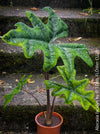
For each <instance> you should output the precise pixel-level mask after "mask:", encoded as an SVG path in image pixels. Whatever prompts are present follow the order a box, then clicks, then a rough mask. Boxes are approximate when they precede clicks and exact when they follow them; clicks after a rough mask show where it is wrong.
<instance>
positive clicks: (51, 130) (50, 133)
mask: <svg viewBox="0 0 100 134" xmlns="http://www.w3.org/2000/svg"><path fill="white" fill-rule="evenodd" d="M41 115H43V112H41V113H39V114H37V115H36V117H35V122H36V124H37V134H60V127H61V125H62V123H63V117H62V116H61V115H60V114H58V113H56V112H53V115H54V116H56V117H59V118H60V119H61V122H60V123H59V124H58V125H56V126H54V127H47V126H43V125H41V124H40V123H39V122H38V121H37V119H38V118H39V117H40V116H41Z"/></svg>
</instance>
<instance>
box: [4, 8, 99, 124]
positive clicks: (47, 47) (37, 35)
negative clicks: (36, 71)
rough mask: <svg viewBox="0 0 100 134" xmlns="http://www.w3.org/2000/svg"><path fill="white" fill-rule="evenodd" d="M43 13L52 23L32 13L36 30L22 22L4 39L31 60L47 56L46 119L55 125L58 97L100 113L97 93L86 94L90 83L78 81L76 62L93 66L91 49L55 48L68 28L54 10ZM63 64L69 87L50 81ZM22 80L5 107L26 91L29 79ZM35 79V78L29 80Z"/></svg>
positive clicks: (45, 65)
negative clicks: (51, 73) (37, 53)
mask: <svg viewBox="0 0 100 134" xmlns="http://www.w3.org/2000/svg"><path fill="white" fill-rule="evenodd" d="M43 10H45V11H47V12H48V13H49V17H48V22H47V24H44V23H43V22H42V21H41V19H39V18H38V17H36V16H35V15H34V14H33V13H32V12H30V11H26V16H27V17H28V19H29V20H30V22H31V24H32V26H33V27H32V28H31V27H29V26H27V25H26V24H24V23H22V22H18V23H17V24H15V26H16V27H17V28H16V29H13V30H10V31H9V32H8V33H6V34H5V35H3V37H2V39H3V41H5V42H6V43H7V44H10V45H15V46H20V47H22V48H23V52H24V55H25V57H26V58H31V57H32V56H33V54H34V52H35V51H36V50H41V53H42V56H43V61H44V63H43V70H44V72H45V81H44V83H45V84H46V89H47V90H46V91H47V114H46V115H45V120H46V124H49V125H50V124H51V115H52V112H53V109H54V100H55V97H56V96H60V97H62V98H64V99H65V103H66V104H68V105H69V104H72V103H73V101H74V100H78V101H79V102H80V103H81V105H82V107H83V108H84V109H85V110H88V109H89V107H90V106H92V107H93V108H94V109H95V110H97V111H99V107H98V105H97V103H96V101H95V100H94V92H93V91H86V90H85V88H86V86H87V85H88V83H89V80H88V79H83V80H76V79H75V76H76V70H75V69H74V59H75V57H76V56H78V57H80V58H81V59H82V60H83V61H84V62H86V63H87V64H88V65H89V66H92V65H93V63H92V60H91V58H90V56H89V54H88V49H87V48H86V46H85V45H83V44H77V43H76V44H74V43H64V44H53V43H52V42H53V41H54V40H56V39H57V38H60V37H65V36H67V35H68V27H67V25H66V24H65V23H64V21H62V20H61V19H60V18H58V17H57V15H56V13H55V12H54V11H53V10H52V8H50V7H45V8H44V9H43ZM59 57H60V58H61V59H62V61H63V64H64V65H63V66H57V69H58V71H59V73H60V75H61V76H62V78H63V79H64V80H65V82H66V86H65V85H62V84H58V83H55V82H52V81H49V73H48V72H49V71H50V69H51V68H53V67H54V66H55V65H56V64H57V60H58V58H59ZM24 77H25V76H23V77H22V78H21V80H20V81H19V83H18V86H17V87H16V88H14V90H13V92H12V93H11V94H8V95H5V103H4V107H5V106H6V105H7V103H9V102H10V101H11V99H12V98H13V96H14V95H15V94H17V93H18V92H19V91H20V90H22V86H23V85H24V84H25V83H27V80H28V78H26V79H25V80H23V79H24ZM29 77H31V76H29ZM51 88H53V91H52V96H54V100H53V104H52V106H50V93H49V89H51Z"/></svg>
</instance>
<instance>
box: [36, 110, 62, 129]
mask: <svg viewBox="0 0 100 134" xmlns="http://www.w3.org/2000/svg"><path fill="white" fill-rule="evenodd" d="M44 112H46V111H44ZM41 115H43V112H40V113H38V114H37V115H36V116H35V122H36V124H37V125H39V126H41V127H44V128H57V127H59V126H61V125H62V123H63V117H62V116H61V115H60V114H59V113H57V112H53V115H55V116H58V117H60V119H61V121H60V123H59V124H58V125H56V126H53V127H51V126H49V127H48V126H44V125H41V124H40V123H39V122H38V121H37V119H38V118H39V117H40V116H41Z"/></svg>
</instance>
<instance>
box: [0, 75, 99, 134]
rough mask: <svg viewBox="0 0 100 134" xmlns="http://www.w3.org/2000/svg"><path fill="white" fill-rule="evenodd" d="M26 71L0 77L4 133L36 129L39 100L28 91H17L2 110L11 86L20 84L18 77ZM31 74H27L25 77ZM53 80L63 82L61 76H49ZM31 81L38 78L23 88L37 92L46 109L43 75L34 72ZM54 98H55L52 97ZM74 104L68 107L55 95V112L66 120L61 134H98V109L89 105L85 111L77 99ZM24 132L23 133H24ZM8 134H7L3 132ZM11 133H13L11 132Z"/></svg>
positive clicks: (0, 115)
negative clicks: (0, 81) (5, 96)
mask: <svg viewBox="0 0 100 134" xmlns="http://www.w3.org/2000/svg"><path fill="white" fill-rule="evenodd" d="M22 75H23V74H5V76H4V75H0V80H2V81H3V82H4V83H3V84H2V85H1V86H0V131H1V132H5V131H6V132H7V131H8V132H10V131H11V132H13V131H14V132H20V133H21V132H23V133H24V132H25V131H26V133H27V134H29V133H33V134H34V131H35V132H36V124H35V121H34V118H35V116H36V114H37V113H38V112H40V108H39V106H38V103H37V102H36V101H35V100H34V98H32V97H31V96H30V95H28V94H26V92H23V91H22V92H20V93H19V94H17V95H16V96H15V97H14V98H13V100H12V101H11V103H9V104H8V106H7V107H6V108H5V109H3V107H2V106H3V103H4V95H5V94H6V93H10V92H11V91H12V89H13V88H14V87H15V86H16V84H17V83H18V80H19V79H20V78H21V77H22ZM27 75H29V74H26V76H27ZM84 77H85V76H84V75H81V76H79V75H77V78H76V79H83V78H84ZM88 78H89V79H90V80H91V79H92V78H93V79H94V80H95V77H94V76H92V75H91V76H88ZM50 80H53V81H56V82H60V83H64V81H63V80H62V78H61V77H60V76H59V75H58V74H55V75H50ZM31 81H35V82H34V83H33V84H31V83H28V84H26V86H24V90H27V91H28V92H31V93H32V94H34V96H35V97H36V98H38V99H39V101H40V103H41V104H42V106H43V110H46V106H45V105H46V91H45V85H44V84H43V81H44V75H43V74H32V78H31ZM87 90H94V91H95V86H93V85H91V84H89V85H88V86H87ZM51 101H52V98H51ZM74 104H75V107H74V106H71V105H70V106H67V105H65V104H64V100H63V99H59V98H58V97H57V98H56V102H55V111H56V112H58V113H60V114H61V115H62V116H63V118H64V123H63V125H62V127H61V132H62V134H85V133H86V134H98V133H96V132H97V131H96V128H95V127H96V125H97V124H96V117H97V114H96V113H95V111H94V110H93V109H92V108H90V109H89V110H88V111H85V110H83V108H82V107H81V106H80V103H78V102H77V101H74ZM23 133H22V134H23ZM3 134H7V133H3ZM9 134H10V133H9Z"/></svg>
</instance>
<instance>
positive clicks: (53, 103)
mask: <svg viewBox="0 0 100 134" xmlns="http://www.w3.org/2000/svg"><path fill="white" fill-rule="evenodd" d="M55 99H56V97H54V98H53V101H52V107H51V113H50V117H52V113H53V112H54V107H55Z"/></svg>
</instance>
